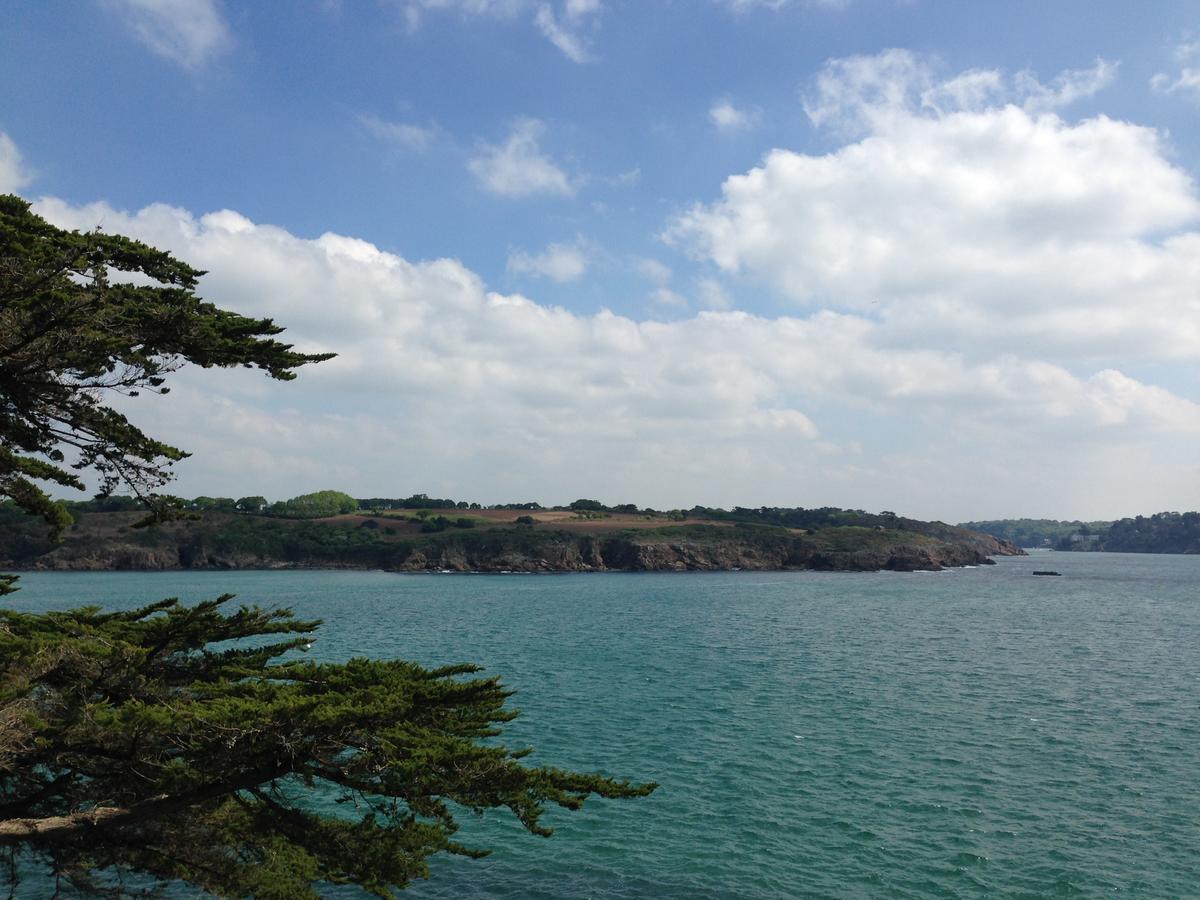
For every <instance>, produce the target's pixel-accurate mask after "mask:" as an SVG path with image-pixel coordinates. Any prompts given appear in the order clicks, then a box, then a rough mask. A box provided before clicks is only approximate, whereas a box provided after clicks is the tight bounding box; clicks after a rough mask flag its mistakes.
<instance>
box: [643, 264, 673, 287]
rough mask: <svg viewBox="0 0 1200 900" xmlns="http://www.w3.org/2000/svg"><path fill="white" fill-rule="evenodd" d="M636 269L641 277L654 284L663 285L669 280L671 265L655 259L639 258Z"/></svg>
mask: <svg viewBox="0 0 1200 900" xmlns="http://www.w3.org/2000/svg"><path fill="white" fill-rule="evenodd" d="M637 270H638V272H639V273H640V274H641V276H642V277H643V278H645V279H646V280H647V281H651V282H653V283H654V284H658V285H664V284H668V283H670V281H671V276H672V274H673V273H672V272H671V267H670V266H668V265H667V264H666V263H663V262H660V261H659V260H657V259H639V260H638V261H637Z"/></svg>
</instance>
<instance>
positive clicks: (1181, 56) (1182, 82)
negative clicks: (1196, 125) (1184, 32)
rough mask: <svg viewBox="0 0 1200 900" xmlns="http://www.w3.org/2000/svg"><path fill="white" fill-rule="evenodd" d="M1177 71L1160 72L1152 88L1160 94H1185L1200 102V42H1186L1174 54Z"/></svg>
mask: <svg viewBox="0 0 1200 900" xmlns="http://www.w3.org/2000/svg"><path fill="white" fill-rule="evenodd" d="M1172 56H1173V58H1174V62H1175V64H1176V67H1177V68H1176V71H1175V72H1172V73H1169V74H1168V73H1167V72H1159V73H1157V74H1156V75H1155V76H1154V77H1153V78H1151V79H1150V87H1151V88H1153V89H1154V90H1155V91H1156V92H1157V93H1160V94H1174V93H1180V94H1185V95H1187V96H1189V97H1191V99H1193V100H1200V41H1184V42H1183V43H1181V44H1179V45H1178V46H1177V47H1176V48H1175V50H1174V52H1173V53H1172Z"/></svg>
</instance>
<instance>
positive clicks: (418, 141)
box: [359, 115, 441, 153]
mask: <svg viewBox="0 0 1200 900" xmlns="http://www.w3.org/2000/svg"><path fill="white" fill-rule="evenodd" d="M359 122H361V123H362V126H363V128H365V129H366V130H367V132H368V133H370V134H372V135H374V136H375V137H377V138H379V139H380V140H383V141H386V142H388V143H389V144H392V145H393V146H396V147H402V148H404V149H406V150H413V151H416V152H418V153H420V152H424V151H426V150H428V149H429V148H430V147H431V146H432V145H433V142H434V141H435V140H437V137H438V135H439V134H440V133H441V130H440V129H439V128H438V127H437V126H436V125H414V124H413V123H411V122H389V121H387V120H386V119H380V118H378V117H377V116H368V115H364V116H360V117H359Z"/></svg>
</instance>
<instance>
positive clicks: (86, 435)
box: [0, 194, 333, 532]
mask: <svg viewBox="0 0 1200 900" xmlns="http://www.w3.org/2000/svg"><path fill="white" fill-rule="evenodd" d="M203 274H204V273H203V272H201V271H200V270H198V269H193V268H192V267H191V266H189V265H187V264H186V263H183V262H180V261H179V260H177V259H175V258H174V257H172V256H171V255H170V254H169V253H166V252H164V251H162V250H156V249H154V248H153V247H149V246H147V245H146V244H143V243H141V242H139V241H135V240H132V239H130V238H127V237H123V236H121V235H113V234H105V233H103V232H101V231H99V230H96V231H89V232H79V231H66V230H64V229H61V228H58V227H56V226H54V225H51V224H50V223H49V222H47V221H45V220H44V219H42V218H41V217H40V216H38V215H36V214H35V213H33V212H32V211H31V210H30V205H29V203H28V202H27V201H25V200H22V199H21V198H20V197H17V196H15V195H12V194H3V195H0V497H8V498H11V499H12V500H14V501H15V502H16V503H17V504H18V505H20V506H21V507H22V508H23V509H25V510H26V511H27V512H30V513H33V514H35V515H38V516H41V517H42V518H44V519H45V520H46V522H48V523H49V524H50V526H51V528H52V529H54V530H55V531H56V532H57V531H61V530H62V529H63V528H64V527H66V526H67V525H69V524H70V523H71V516H70V514H69V513H68V512H67V511H66V509H65V508H64V507H63V506H62V504H61V503H55V502H54V501H53V500H51V499H50V497H49V496H48V495H47V493H46V492H45V491H44V490H43V489H42V487H41V486H40V485H39V482H42V483H50V484H55V485H59V486H61V487H71V488H77V489H82V488H83V487H84V483H83V481H82V480H81V478H80V476H79V475H78V474H76V473H77V472H80V471H83V470H88V471H91V472H92V473H94V474H96V475H98V476H99V478H100V489H101V493H102V494H107V493H109V492H111V491H113V490H114V489H116V488H117V487H118V486H123V487H125V488H127V489H129V490H130V491H132V492H133V493H134V495H135V496H137V497H139V498H140V499H142V500H143V501H144V502H145V503H146V505H147V506H148V507H149V508H150V510H151V511H152V513H153V514H154V516H153V517H152V519H151V520H153V518H162V517H164V516H166V515H168V514H169V513H170V512H171V504H170V503H169V501H168V500H167V498H163V497H160V496H158V494H157V491H158V490H159V489H160V488H161V487H162V486H163V485H165V484H166V483H167V482H168V481H169V480H170V477H171V471H170V470H171V466H172V465H173V464H174V463H175V462H178V461H179V460H181V459H183V458H184V457H186V456H187V454H186V453H185V452H184V451H182V450H180V449H178V448H177V447H173V446H171V445H170V444H166V443H164V442H162V441H159V440H156V439H154V438H152V437H150V436H148V435H147V434H145V433H144V432H142V431H141V430H140V429H139V428H137V427H136V426H135V425H133V423H131V422H130V421H129V420H128V419H127V418H126V417H125V416H124V415H122V414H121V413H120V412H118V411H117V410H115V409H113V408H112V407H111V406H108V405H106V402H105V401H106V398H107V397H109V396H111V395H114V394H123V395H129V396H136V395H138V394H139V393H142V392H153V393H159V394H165V393H167V391H168V390H169V388H167V387H165V385H164V382H165V380H166V378H165V376H166V375H168V374H169V373H171V372H173V371H175V370H176V369H178V368H180V367H181V366H182V365H184V364H185V363H193V364H195V365H199V366H203V367H206V368H207V367H212V366H222V367H231V366H247V367H252V368H259V369H262V370H263V371H264V372H266V373H267V374H268V375H270V376H271V377H272V378H277V379H282V380H290V379H292V378H295V377H296V373H295V371H294V370H295V369H296V368H297V367H299V366H302V365H305V364H306V363H311V362H319V361H321V360H325V359H329V358H330V357H331V356H332V355H333V354H329V353H324V354H305V353H298V352H296V351H294V350H293V349H292V347H291V345H290V344H284V343H281V342H280V341H277V340H275V339H274V336H275V335H277V334H279V333H280V332H281V331H283V328H282V327H280V326H278V325H276V324H275V323H274V322H272V321H271V320H270V319H255V318H250V317H247V316H242V315H238V314H237V313H233V312H229V311H227V310H223V309H219V308H218V307H216V306H214V305H213V304H212V303H207V302H205V301H203V300H201V299H200V298H199V297H198V296H196V293H195V290H196V285H197V281H198V279H199V278H200V276H202V275H203ZM118 276H119V277H118Z"/></svg>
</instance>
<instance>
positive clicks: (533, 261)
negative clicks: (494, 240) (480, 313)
mask: <svg viewBox="0 0 1200 900" xmlns="http://www.w3.org/2000/svg"><path fill="white" fill-rule="evenodd" d="M589 262H590V258H589V252H588V249H587V247H586V246H585V245H584V243H583V241H576V242H575V243H573V244H550V245H549V246H548V247H547V248H546V249H545V250H543V251H542V252H541V253H527V252H525V251H524V250H518V251H516V252H514V253H511V254H510V255H509V257H508V271H510V272H514V273H516V274H518V275H534V276H537V277H539V278H549V279H550V280H551V281H557V282H558V283H559V284H565V283H566V282H569V281H578V280H579V279H580V278H582V277H583V275H584V273H585V272H587V269H588V264H589Z"/></svg>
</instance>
